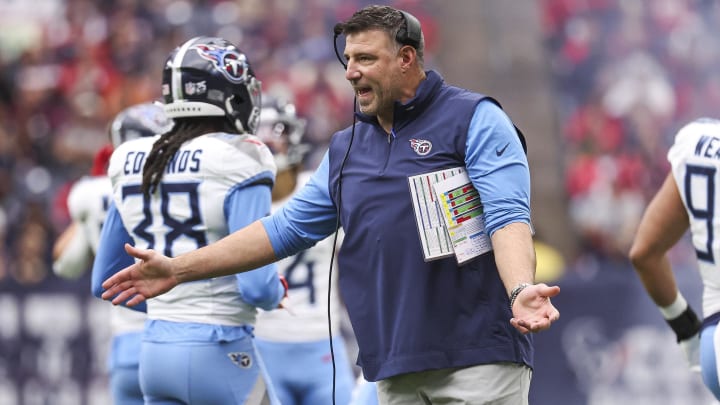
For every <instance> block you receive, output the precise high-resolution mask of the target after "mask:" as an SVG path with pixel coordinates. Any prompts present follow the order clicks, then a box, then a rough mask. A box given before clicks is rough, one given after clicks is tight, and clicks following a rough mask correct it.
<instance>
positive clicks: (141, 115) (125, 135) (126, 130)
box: [108, 103, 173, 148]
mask: <svg viewBox="0 0 720 405" xmlns="http://www.w3.org/2000/svg"><path fill="white" fill-rule="evenodd" d="M172 126H173V122H172V120H171V119H169V118H168V117H167V115H165V111H164V110H163V107H162V105H160V104H155V103H143V104H136V105H134V106H131V107H128V108H126V109H124V110H122V111H120V112H119V113H118V114H117V115H116V116H115V119H113V121H112V122H111V123H110V127H109V128H108V132H109V133H110V142H112V145H113V147H115V148H117V147H118V146H119V145H120V144H121V143H123V142H126V141H129V140H131V139H135V138H140V137H143V136H154V135H157V134H163V133H165V132H167V131H169V130H170V128H172Z"/></svg>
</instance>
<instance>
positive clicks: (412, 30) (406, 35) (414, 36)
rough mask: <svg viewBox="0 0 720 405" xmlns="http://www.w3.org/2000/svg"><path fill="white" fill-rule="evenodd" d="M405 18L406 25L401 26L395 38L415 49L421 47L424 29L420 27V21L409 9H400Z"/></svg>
mask: <svg viewBox="0 0 720 405" xmlns="http://www.w3.org/2000/svg"><path fill="white" fill-rule="evenodd" d="M398 11H399V12H400V14H402V16H403V19H404V20H405V26H404V27H400V29H399V30H398V33H397V35H396V36H395V40H396V41H398V42H399V43H401V44H403V45H410V46H412V47H413V48H415V49H418V48H419V47H420V40H421V38H422V30H421V29H420V21H418V19H417V18H415V16H414V15H412V14H410V13H408V12H407V11H402V10H398Z"/></svg>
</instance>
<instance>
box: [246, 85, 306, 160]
mask: <svg viewBox="0 0 720 405" xmlns="http://www.w3.org/2000/svg"><path fill="white" fill-rule="evenodd" d="M262 106H263V107H262V110H261V111H260V126H259V128H258V132H257V136H258V137H259V138H260V140H262V141H263V142H264V143H265V144H266V145H267V146H268V148H270V151H271V152H272V154H273V156H274V157H275V164H276V165H277V170H278V171H279V172H280V171H283V170H286V169H287V168H289V167H291V166H295V165H299V164H300V163H302V160H303V157H304V156H305V154H306V153H307V152H308V150H309V149H310V146H309V145H307V144H303V143H302V138H303V136H304V135H305V124H306V121H305V120H304V119H303V118H300V117H298V116H297V113H296V111H295V105H294V104H292V103H290V102H287V101H284V100H281V99H277V98H271V97H268V98H266V100H264V101H263V105H262Z"/></svg>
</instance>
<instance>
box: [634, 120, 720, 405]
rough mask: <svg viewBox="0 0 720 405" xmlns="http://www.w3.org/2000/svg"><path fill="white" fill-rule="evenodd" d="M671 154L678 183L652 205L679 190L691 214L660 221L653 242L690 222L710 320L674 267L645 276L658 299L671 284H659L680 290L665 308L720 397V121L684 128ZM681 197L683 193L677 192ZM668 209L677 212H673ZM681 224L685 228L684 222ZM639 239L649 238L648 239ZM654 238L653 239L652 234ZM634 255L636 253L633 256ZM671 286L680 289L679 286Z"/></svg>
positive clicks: (692, 360) (691, 361)
mask: <svg viewBox="0 0 720 405" xmlns="http://www.w3.org/2000/svg"><path fill="white" fill-rule="evenodd" d="M668 160H669V161H670V164H671V166H672V179H673V180H674V182H675V184H674V186H676V188H675V187H673V188H671V187H669V186H666V185H664V186H663V188H662V189H661V190H660V191H659V192H658V194H657V195H656V197H655V199H654V200H653V202H652V203H651V206H650V207H649V209H650V208H654V207H657V208H654V211H652V212H657V211H659V210H660V209H661V208H663V207H672V205H671V204H670V203H669V202H668V201H672V200H671V199H669V198H667V197H665V198H663V197H664V196H669V195H673V194H674V195H677V194H679V198H680V199H681V200H682V205H683V206H684V208H685V211H686V214H687V217H685V218H683V220H682V221H680V220H677V224H675V225H673V227H667V228H663V229H657V226H656V228H654V230H653V232H655V233H660V234H661V235H662V236H656V237H655V239H659V242H658V241H655V245H653V246H655V249H656V250H659V248H657V247H656V246H665V245H666V244H667V242H664V241H667V240H670V239H671V238H674V237H675V236H674V235H676V234H677V233H678V232H677V231H674V229H673V228H676V227H677V228H678V229H683V230H684V229H687V228H686V227H687V226H688V225H689V228H690V234H691V239H692V245H693V247H694V248H695V255H696V258H697V263H698V268H699V270H700V277H701V279H702V282H703V287H704V288H703V296H702V315H704V320H703V321H702V324H700V321H699V320H698V318H697V316H696V315H695V314H694V312H693V311H692V309H691V307H690V306H689V304H687V301H686V300H685V299H684V297H682V294H681V293H680V291H679V290H677V287H676V286H674V285H673V284H674V280H673V277H672V276H671V275H668V273H669V271H668V270H664V273H663V270H656V271H655V273H657V274H655V275H654V276H653V277H652V278H649V277H650V276H645V279H643V282H644V283H645V284H649V285H646V289H647V290H648V292H649V293H651V295H653V294H654V296H653V299H655V301H656V303H657V302H658V299H657V297H658V296H660V291H663V290H665V289H667V287H663V288H660V287H659V286H657V285H654V284H659V283H662V282H664V283H665V284H666V285H668V284H669V285H670V286H672V287H674V289H675V290H677V292H676V294H675V297H676V298H675V300H674V301H673V302H672V304H671V305H669V306H661V311H662V313H663V316H664V317H665V319H666V320H668V323H669V324H670V326H671V327H672V328H673V330H674V331H675V333H676V335H677V341H678V343H679V345H680V346H681V347H682V348H683V351H684V352H685V355H686V357H687V360H688V363H689V365H690V367H691V369H693V370H697V369H698V368H699V370H700V372H701V373H702V377H703V382H704V383H705V385H706V386H707V387H708V389H709V390H710V391H711V392H712V393H713V394H714V395H715V397H716V398H718V399H720V379H719V378H718V375H719V374H720V366H719V364H720V363H718V361H717V353H718V350H720V347H719V345H720V328H718V327H717V326H718V321H720V239H718V237H720V215H718V214H720V121H719V120H716V119H710V118H701V119H698V120H695V121H693V122H691V123H689V124H687V125H686V126H684V127H683V128H681V129H680V131H678V133H677V135H676V136H675V142H674V143H673V145H672V147H671V148H670V150H669V151H668ZM668 180H670V179H668ZM666 183H667V182H666ZM667 189H671V190H672V189H675V191H673V192H668V191H665V190H667ZM675 198H676V199H677V197H675ZM646 215H649V214H646ZM666 215H667V216H669V217H671V218H673V216H672V214H671V213H667V214H666ZM651 218H652V217H651ZM666 222H667V220H666ZM681 224H682V225H683V226H684V228H679V227H680V225H681ZM641 225H642V224H641ZM645 234H647V232H646V233H645ZM643 235H644V234H643ZM638 240H639V241H640V242H642V241H644V239H638ZM650 240H651V241H652V239H650ZM636 243H639V242H636ZM648 243H649V242H648ZM631 254H632V252H631ZM632 258H633V256H631V259H632ZM636 262H637V260H636V261H634V262H633V264H634V265H635V267H636V269H637V268H639V269H640V270H641V271H643V272H644V273H649V272H650V270H651V269H649V266H648V264H652V265H653V267H658V268H660V269H663V268H667V266H665V265H663V264H662V263H663V262H660V264H657V263H656V261H652V258H651V259H645V261H644V262H639V264H638V263H636ZM643 265H644V267H643ZM641 274H642V273H641ZM668 280H669V281H668ZM670 291H672V292H675V291H673V289H670ZM701 319H702V317H701ZM698 331H699V333H698ZM698 335H699V339H698ZM698 365H699V367H698Z"/></svg>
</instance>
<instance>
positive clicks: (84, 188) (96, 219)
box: [67, 176, 112, 254]
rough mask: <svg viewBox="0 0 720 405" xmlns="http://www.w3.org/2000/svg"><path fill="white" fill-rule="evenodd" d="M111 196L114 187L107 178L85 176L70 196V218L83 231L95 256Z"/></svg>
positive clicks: (73, 188) (71, 191)
mask: <svg viewBox="0 0 720 405" xmlns="http://www.w3.org/2000/svg"><path fill="white" fill-rule="evenodd" d="M111 194H112V185H111V184H110V179H109V178H108V177H107V176H84V177H82V178H81V179H80V180H78V181H77V182H76V183H75V184H73V186H72V188H71V189H70V194H68V200H67V203H68V210H69V211H70V217H71V218H72V220H73V221H74V222H76V223H77V224H78V225H79V226H80V228H81V229H82V232H83V234H85V236H86V238H87V240H88V242H89V243H90V249H91V251H92V253H93V254H94V253H95V252H97V247H98V242H100V228H102V224H103V221H104V220H105V214H107V210H108V207H109V206H110V198H111Z"/></svg>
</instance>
